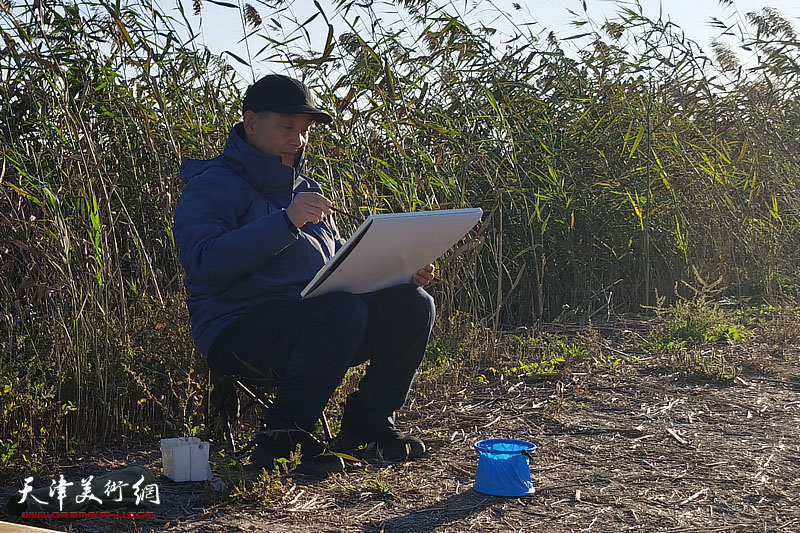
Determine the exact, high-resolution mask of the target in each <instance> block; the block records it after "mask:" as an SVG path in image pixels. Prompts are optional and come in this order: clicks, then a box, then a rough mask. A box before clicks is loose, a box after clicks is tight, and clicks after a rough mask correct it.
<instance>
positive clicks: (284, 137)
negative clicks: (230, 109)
mask: <svg viewBox="0 0 800 533" xmlns="http://www.w3.org/2000/svg"><path fill="white" fill-rule="evenodd" d="M311 122H312V120H311V115H305V114H302V115H287V114H284V113H274V112H271V111H262V112H260V113H254V112H253V111H249V110H248V111H245V113H244V131H245V134H246V136H247V138H246V141H247V143H248V144H250V146H252V147H253V148H255V149H257V150H260V151H262V152H264V153H265V154H272V155H277V156H279V157H280V158H281V161H282V162H283V164H284V165H286V166H289V167H293V166H294V163H295V161H296V158H297V154H298V152H299V151H300V150H302V149H303V148H305V146H306V145H307V144H308V132H309V130H310V129H311Z"/></svg>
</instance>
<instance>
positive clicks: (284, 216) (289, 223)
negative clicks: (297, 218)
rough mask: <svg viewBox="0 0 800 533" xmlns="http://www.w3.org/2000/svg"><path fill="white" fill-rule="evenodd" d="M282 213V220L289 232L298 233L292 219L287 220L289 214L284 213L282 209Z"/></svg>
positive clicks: (284, 210)
mask: <svg viewBox="0 0 800 533" xmlns="http://www.w3.org/2000/svg"><path fill="white" fill-rule="evenodd" d="M282 211H283V220H285V221H286V225H287V226H288V227H289V231H291V232H292V233H295V234H296V233H297V232H298V231H299V230H298V228H297V226H295V225H294V222H292V219H291V218H289V213H287V212H286V209H282Z"/></svg>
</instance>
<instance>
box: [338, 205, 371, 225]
mask: <svg viewBox="0 0 800 533" xmlns="http://www.w3.org/2000/svg"><path fill="white" fill-rule="evenodd" d="M331 211H333V212H335V213H339V214H340V215H344V216H346V217H348V218H351V219H353V220H357V221H359V222H364V220H365V219H364V217H360V216H358V215H351V214H350V213H348V212H347V211H343V210H341V209H339V208H338V207H333V206H331Z"/></svg>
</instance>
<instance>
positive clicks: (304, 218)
mask: <svg viewBox="0 0 800 533" xmlns="http://www.w3.org/2000/svg"><path fill="white" fill-rule="evenodd" d="M332 205H333V204H332V203H331V201H330V200H328V199H327V198H325V197H324V196H322V195H321V194H319V193H316V192H301V193H298V194H297V195H296V196H295V197H294V200H292V203H291V204H289V207H287V208H286V214H287V215H288V216H289V220H290V221H291V222H292V224H294V225H295V227H297V228H302V227H303V226H305V225H306V223H307V222H313V223H314V224H318V223H319V222H320V221H321V220H322V218H323V217H324V216H325V215H330V214H331V206H332Z"/></svg>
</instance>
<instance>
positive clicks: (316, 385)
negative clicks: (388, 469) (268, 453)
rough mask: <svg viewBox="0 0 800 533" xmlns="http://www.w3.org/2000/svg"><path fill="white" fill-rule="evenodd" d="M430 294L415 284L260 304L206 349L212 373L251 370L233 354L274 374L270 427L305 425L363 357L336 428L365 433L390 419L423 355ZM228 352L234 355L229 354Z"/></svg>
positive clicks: (315, 417)
mask: <svg viewBox="0 0 800 533" xmlns="http://www.w3.org/2000/svg"><path fill="white" fill-rule="evenodd" d="M434 317H435V306H434V303H433V298H432V297H431V296H430V295H429V294H428V293H427V292H425V291H424V290H423V289H421V288H419V287H417V286H416V285H412V284H406V285H398V286H396V287H391V288H388V289H384V290H380V291H375V292H371V293H366V294H358V295H355V294H350V293H344V292H336V293H329V294H326V295H323V296H319V297H316V298H309V299H304V300H287V301H273V302H267V303H265V304H263V305H261V306H259V307H256V308H255V309H253V310H252V311H250V312H248V313H246V314H244V315H243V316H242V317H240V318H239V319H238V320H237V321H236V322H234V323H233V324H232V325H231V326H229V327H228V328H226V329H225V330H224V331H223V332H222V334H221V335H220V336H219V337H218V338H217V340H216V341H215V342H214V345H213V346H212V348H211V350H210V352H209V354H208V364H209V366H210V367H211V369H212V370H213V371H215V372H226V373H236V374H241V375H244V376H247V375H248V374H252V371H251V372H248V371H247V370H246V369H245V368H242V366H241V365H240V364H238V363H237V361H236V358H239V359H241V360H242V361H245V362H246V364H248V365H252V366H253V367H255V368H256V369H258V370H259V371H260V372H262V373H263V374H267V375H273V376H276V377H277V378H278V379H279V387H278V394H277V397H276V398H275V402H274V405H273V407H272V408H271V409H270V411H269V413H268V414H267V422H268V425H269V426H270V427H273V428H286V427H293V426H295V425H297V426H300V427H303V428H307V429H310V428H312V427H313V426H314V425H315V424H316V421H317V420H318V419H319V418H320V416H321V414H322V410H323V409H324V408H325V405H326V404H327V402H328V399H329V398H330V397H331V395H332V394H333V392H334V390H335V389H336V387H337V386H339V384H340V383H341V382H342V379H343V378H344V375H345V373H346V372H347V369H348V368H349V367H351V366H356V365H359V364H361V363H363V362H365V361H367V360H369V366H368V367H367V371H366V375H365V376H364V377H363V379H362V380H361V382H360V383H359V387H358V390H357V391H356V392H354V393H353V394H351V395H350V396H348V398H347V402H346V404H345V412H344V418H343V420H342V429H350V430H353V431H371V430H372V429H378V428H382V427H386V426H387V425H393V424H394V411H395V410H397V409H399V408H400V407H402V405H403V403H404V402H405V400H406V397H407V396H408V391H409V388H410V387H411V382H412V381H413V379H414V375H415V373H416V371H417V368H418V367H419V365H420V363H421V362H422V358H423V356H424V355H425V347H426V345H427V343H428V338H429V337H430V334H431V330H432V328H433V321H434ZM234 355H235V357H234Z"/></svg>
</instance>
